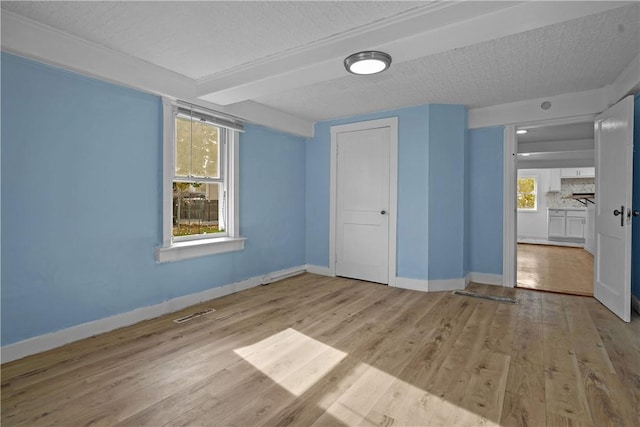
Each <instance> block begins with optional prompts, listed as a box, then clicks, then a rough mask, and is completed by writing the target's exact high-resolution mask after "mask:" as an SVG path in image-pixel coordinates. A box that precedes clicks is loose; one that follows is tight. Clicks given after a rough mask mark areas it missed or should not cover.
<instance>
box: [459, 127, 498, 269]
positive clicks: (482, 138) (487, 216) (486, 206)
mask: <svg viewBox="0 0 640 427" xmlns="http://www.w3.org/2000/svg"><path fill="white" fill-rule="evenodd" d="M503 147H504V128H503V127H502V126H499V127H490V128H481V129H472V130H470V131H469V139H468V148H467V150H468V151H467V153H468V157H467V163H468V170H467V172H468V176H467V191H466V195H467V204H466V205H467V210H466V215H467V223H468V230H469V233H468V234H469V235H468V245H467V246H466V247H467V250H468V252H469V253H468V262H469V264H468V271H470V272H478V273H489V274H502V203H503V200H502V183H503V165H502V156H503V149H504V148H503Z"/></svg>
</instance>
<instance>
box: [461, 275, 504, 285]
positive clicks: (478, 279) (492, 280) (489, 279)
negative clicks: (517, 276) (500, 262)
mask: <svg viewBox="0 0 640 427" xmlns="http://www.w3.org/2000/svg"><path fill="white" fill-rule="evenodd" d="M467 278H468V280H469V281H470V282H474V283H481V284H483V285H496V286H502V284H503V279H502V274H489V273H476V272H471V273H469V274H467Z"/></svg>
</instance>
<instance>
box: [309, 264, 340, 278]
mask: <svg viewBox="0 0 640 427" xmlns="http://www.w3.org/2000/svg"><path fill="white" fill-rule="evenodd" d="M306 269H307V273H312V274H319V275H320V276H330V277H335V274H334V273H333V271H331V269H330V268H329V267H323V266H320V265H312V264H307V265H306Z"/></svg>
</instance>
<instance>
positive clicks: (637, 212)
mask: <svg viewBox="0 0 640 427" xmlns="http://www.w3.org/2000/svg"><path fill="white" fill-rule="evenodd" d="M631 215H633V216H638V215H640V211H636V210H633V211H632V212H631Z"/></svg>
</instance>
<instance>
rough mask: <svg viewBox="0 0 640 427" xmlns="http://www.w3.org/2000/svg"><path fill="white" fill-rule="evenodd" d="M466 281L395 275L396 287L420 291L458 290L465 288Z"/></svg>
mask: <svg viewBox="0 0 640 427" xmlns="http://www.w3.org/2000/svg"><path fill="white" fill-rule="evenodd" d="M467 284H468V283H467V281H466V279H465V278H460V279H445V280H425V279H410V278H407V277H396V284H395V287H396V288H402V289H410V290H412V291H421V292H438V291H459V290H462V289H466V287H467Z"/></svg>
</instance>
